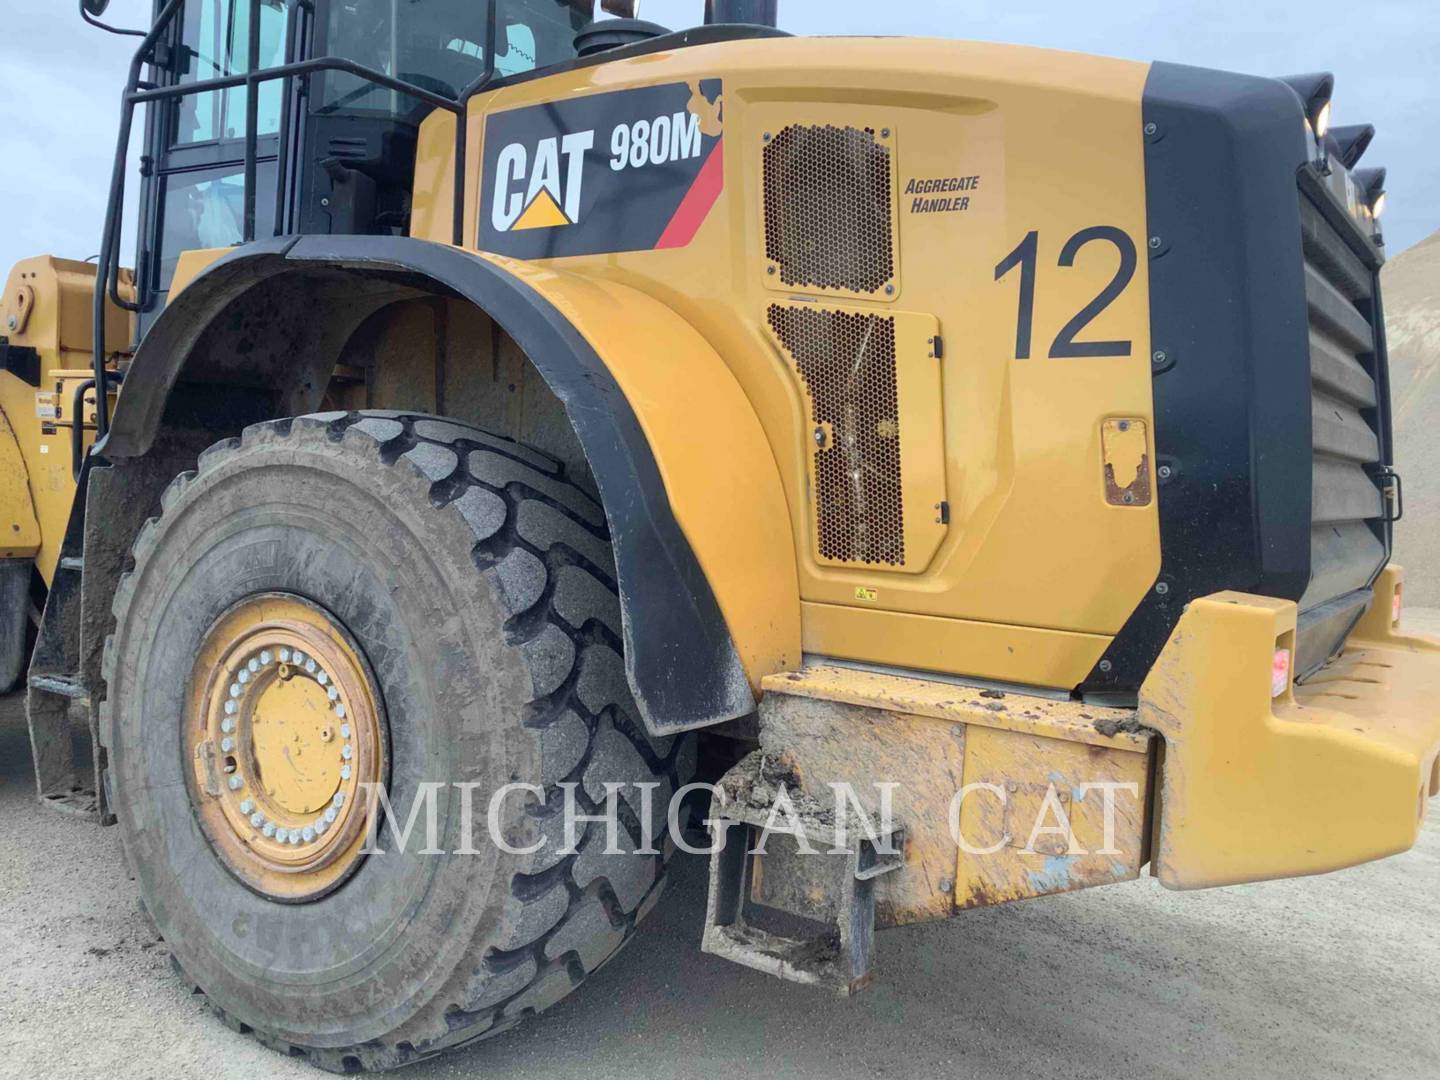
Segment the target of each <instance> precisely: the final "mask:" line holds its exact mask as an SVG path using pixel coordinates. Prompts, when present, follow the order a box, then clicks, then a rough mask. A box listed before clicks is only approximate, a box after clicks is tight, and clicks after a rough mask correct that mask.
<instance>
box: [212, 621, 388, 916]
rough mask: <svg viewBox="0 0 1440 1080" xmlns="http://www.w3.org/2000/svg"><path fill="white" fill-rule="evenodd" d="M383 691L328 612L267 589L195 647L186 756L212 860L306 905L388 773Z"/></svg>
mask: <svg viewBox="0 0 1440 1080" xmlns="http://www.w3.org/2000/svg"><path fill="white" fill-rule="evenodd" d="M379 702H380V696H379V694H378V692H377V691H376V688H375V684H374V680H373V679H372V678H371V676H370V672H369V668H368V667H367V665H366V664H365V661H364V659H363V657H362V656H361V655H360V652H359V650H358V648H357V647H356V645H355V643H354V642H353V641H352V640H351V638H350V635H349V634H348V633H346V631H345V629H344V627H342V626H341V625H340V624H339V623H338V622H336V621H335V620H334V619H333V618H331V617H330V615H329V614H327V613H326V612H325V611H323V610H322V609H320V608H319V607H317V606H316V605H314V604H312V603H310V602H309V601H306V600H303V599H301V598H299V597H296V596H288V595H284V594H278V593H267V594H264V595H261V596H255V597H251V598H249V599H247V600H244V601H242V602H241V603H239V604H237V605H236V606H235V607H233V608H231V609H230V610H229V611H227V612H226V613H225V614H224V615H222V616H221V617H220V618H219V619H217V620H216V622H215V624H214V625H213V626H212V627H211V628H210V631H209V633H207V634H206V635H205V638H204V640H203V641H202V642H201V644H200V648H199V651H198V653H197V654H196V658H195V665H194V668H193V669H192V672H191V677H190V684H189V689H188V693H187V709H186V713H185V721H184V753H185V757H186V760H187V761H189V762H191V763H192V765H193V768H192V770H191V788H190V795H191V799H192V800H193V801H194V804H195V809H196V813H197V815H198V817H199V819H200V824H201V827H202V828H203V829H204V831H205V834H206V836H207V837H209V839H210V843H211V845H212V846H213V847H214V849H215V851H216V853H217V854H218V855H219V856H220V858H221V860H222V861H223V862H224V863H225V864H226V865H227V866H229V868H230V869H231V870H232V871H233V872H234V873H235V874H236V875H237V876H238V877H240V879H241V880H242V881H244V882H245V883H246V884H247V885H249V886H250V887H251V888H253V889H255V890H256V891H257V892H261V893H263V894H265V895H267V896H270V897H273V898H274V899H277V900H282V901H287V902H292V903H293V902H299V901H304V900H311V899H316V898H318V897H320V896H323V895H324V894H325V893H327V892H329V891H330V890H331V889H333V888H334V887H335V886H336V885H337V884H339V883H340V882H341V881H343V880H344V879H345V877H346V876H347V875H348V874H349V873H350V871H352V870H353V869H354V868H355V866H356V865H357V864H358V862H359V860H360V858H361V849H362V848H363V847H364V846H365V835H366V831H367V826H368V812H369V809H370V807H369V805H368V803H369V801H370V799H369V796H368V792H369V788H368V787H364V786H362V785H368V784H376V783H380V782H381V781H382V780H383V779H384V775H385V766H386V760H385V739H384V725H383V720H382V717H381V711H380V705H379Z"/></svg>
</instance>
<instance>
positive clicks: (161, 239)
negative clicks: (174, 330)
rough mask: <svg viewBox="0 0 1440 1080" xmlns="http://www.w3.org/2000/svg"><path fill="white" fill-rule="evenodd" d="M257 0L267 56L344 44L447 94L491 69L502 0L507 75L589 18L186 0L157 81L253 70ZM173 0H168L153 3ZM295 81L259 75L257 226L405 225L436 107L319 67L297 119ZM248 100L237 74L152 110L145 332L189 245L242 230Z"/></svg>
mask: <svg viewBox="0 0 1440 1080" xmlns="http://www.w3.org/2000/svg"><path fill="white" fill-rule="evenodd" d="M255 3H258V4H259V48H258V63H257V65H256V68H257V70H260V69H268V68H275V67H279V66H281V65H283V64H286V63H293V62H296V61H300V60H305V59H308V58H311V57H322V56H331V57H340V58H343V59H346V60H351V61H354V62H355V63H357V64H361V65H363V66H365V67H367V68H371V69H374V70H376V71H379V72H382V73H384V74H386V75H389V76H391V77H392V78H396V79H400V80H403V81H404V82H406V83H409V84H411V85H413V86H416V87H419V88H421V89H424V90H428V91H431V92H432V93H436V94H440V95H443V96H444V97H446V98H451V99H456V98H459V97H460V96H461V95H462V94H463V93H464V92H465V90H466V89H467V88H468V87H471V86H472V85H474V84H475V83H477V82H478V81H479V80H480V79H482V78H484V76H485V74H486V72H487V71H488V69H489V66H490V65H489V62H488V61H489V57H488V55H487V54H488V51H489V49H490V47H491V43H490V42H489V40H488V39H489V37H490V33H491V29H490V26H491V23H490V17H491V8H492V4H493V6H494V8H495V12H494V14H495V25H494V38H495V41H494V45H493V47H494V52H495V56H494V67H495V76H496V78H506V77H509V76H513V75H521V74H524V73H525V72H528V71H531V70H534V69H536V68H542V67H550V66H553V65H557V64H563V63H565V62H567V61H569V60H572V59H574V58H575V56H576V46H575V36H576V34H577V33H578V32H579V31H581V30H583V29H584V28H585V27H587V26H588V25H589V24H590V23H591V21H592V19H593V12H592V7H593V5H592V4H591V3H588V2H586V0H314V2H313V3H310V4H300V3H296V2H294V0H288V2H287V0H184V3H183V6H182V8H181V10H180V12H179V14H178V16H177V18H176V19H175V20H174V23H173V25H172V27H171V28H170V29H169V31H168V32H167V34H166V36H165V37H164V38H163V39H162V41H161V47H160V48H159V49H157V52H156V57H155V59H156V61H157V63H156V64H155V65H153V66H152V68H151V78H152V80H153V81H154V82H156V83H157V84H158V85H162V86H175V85H185V84H187V83H197V82H203V81H206V80H210V79H216V78H223V77H226V76H230V75H239V74H244V73H245V72H247V71H249V70H251V68H250V40H249V32H250V20H251V14H252V7H251V5H252V4H255ZM164 6H165V5H164V2H163V0H157V6H156V11H157V16H158V14H159V12H160V10H161V9H162V8H163V7H164ZM307 82H308V87H307V86H305V84H306V83H307ZM286 93H287V82H286V81H283V80H273V81H269V82H264V83H261V84H260V85H259V88H258V95H257V101H258V108H257V109H256V133H257V136H258V138H257V143H256V200H255V230H254V235H255V237H256V239H264V238H266V237H269V236H272V235H277V234H294V233H350V234H354V233H359V234H399V233H403V232H405V230H406V228H407V227H408V225H409V219H410V185H411V183H412V177H413V173H414V165H415V146H416V138H417V134H418V131H419V127H420V122H421V121H422V120H423V119H424V118H425V117H426V116H427V115H429V113H430V112H431V111H432V107H431V106H430V105H428V104H426V103H425V102H423V101H420V100H418V99H416V98H414V97H410V96H408V95H406V94H404V93H401V92H399V91H395V90H391V89H387V88H384V87H381V86H378V85H376V84H375V83H373V82H369V81H366V80H365V79H363V78H361V77H359V76H356V75H352V74H349V73H347V72H340V71H324V72H320V73H319V74H315V75H312V76H310V77H309V79H308V80H307V79H300V78H297V79H292V80H289V90H288V93H289V94H290V95H291V100H290V102H289V105H290V108H289V110H288V115H289V123H288V124H287V123H286V112H287V110H286V107H285V106H286V101H285V96H286ZM247 103H248V93H247V89H246V88H245V87H244V86H238V87H234V88H229V89H223V90H210V91H205V92H201V93H196V94H190V95H186V96H184V97H180V98H178V99H171V100H167V101H160V102H156V103H155V104H154V105H152V107H151V108H150V110H149V116H148V117H147V128H146V140H147V150H146V154H147V156H148V158H149V160H150V162H152V163H153V165H152V168H151V169H150V170H148V173H147V176H146V179H145V183H144V186H143V189H142V200H143V201H144V207H143V213H142V216H141V220H142V222H145V223H147V224H146V225H145V226H144V227H143V228H142V229H141V235H140V239H139V246H140V250H139V253H138V259H137V264H136V265H137V267H138V272H139V273H140V274H142V275H144V282H145V285H144V289H143V298H144V306H143V310H142V311H141V312H140V321H141V333H142V335H143V333H144V330H145V329H147V328H148V325H149V323H150V322H151V321H153V319H154V318H155V317H156V316H157V315H158V314H159V312H160V311H162V310H163V309H164V307H165V302H166V298H167V295H168V293H169V290H170V285H171V281H172V279H173V278H174V275H175V269H176V265H177V262H178V260H179V257H180V254H181V253H182V252H184V251H187V250H193V249H199V248H217V247H226V246H228V245H231V244H237V243H240V242H242V240H243V239H244V238H245V237H244V227H243V222H244V192H245V178H244V162H245V134H246V132H245V129H246V120H247ZM282 142H283V143H284V144H285V145H284V146H282ZM292 162H293V163H294V164H293V165H292V164H290V163H292ZM282 188H283V190H282ZM277 217H278V218H279V224H280V227H279V228H277V227H276V223H277Z"/></svg>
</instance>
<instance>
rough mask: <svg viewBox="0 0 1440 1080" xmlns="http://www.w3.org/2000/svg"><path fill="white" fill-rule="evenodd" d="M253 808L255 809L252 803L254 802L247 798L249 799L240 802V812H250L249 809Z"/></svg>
mask: <svg viewBox="0 0 1440 1080" xmlns="http://www.w3.org/2000/svg"><path fill="white" fill-rule="evenodd" d="M254 809H255V804H254V802H252V801H251V800H249V799H246V800H245V801H244V802H242V803H241V804H240V812H241V813H242V814H248V813H250V811H251V810H254Z"/></svg>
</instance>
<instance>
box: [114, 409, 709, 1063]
mask: <svg viewBox="0 0 1440 1080" xmlns="http://www.w3.org/2000/svg"><path fill="white" fill-rule="evenodd" d="M134 560H135V562H134V568H133V570H132V571H131V572H130V573H128V574H127V575H126V576H125V577H124V579H123V580H122V582H121V584H120V586H119V589H118V591H117V595H116V600H115V606H114V611H115V618H116V626H115V631H114V634H113V637H112V638H111V639H110V641H109V642H108V643H107V648H106V654H105V679H106V684H107V696H106V700H105V701H104V703H103V705H102V707H101V739H102V742H103V743H104V745H105V746H106V747H107V748H108V752H109V759H108V760H109V782H110V788H111V798H112V806H113V807H114V810H115V813H116V815H117V817H118V819H119V826H120V833H121V836H122V839H123V842H124V847H125V851H126V853H127V857H128V859H129V861H130V863H131V866H132V869H133V872H134V873H135V875H136V877H137V879H138V882H139V887H140V891H141V894H142V897H143V900H144V903H145V905H146V907H147V909H148V911H149V912H150V914H151V917H152V918H153V919H154V921H155V923H156V924H157V928H158V930H159V931H160V932H161V933H162V934H163V936H164V938H165V940H166V942H167V943H168V945H169V947H170V948H171V949H172V951H173V953H174V956H175V959H176V961H177V963H178V965H179V967H180V968H181V970H182V971H183V973H184V974H185V976H186V977H187V979H188V980H189V981H190V982H191V983H193V984H194V985H195V986H197V987H198V988H199V989H200V990H202V991H203V992H204V993H205V994H207V995H208V996H209V999H210V1001H211V1003H212V1004H213V1005H214V1006H215V1007H216V1008H217V1009H218V1010H220V1012H221V1014H222V1016H223V1017H224V1018H225V1019H226V1020H227V1022H228V1023H230V1024H231V1025H232V1026H235V1027H238V1028H240V1029H241V1030H250V1031H253V1032H254V1033H255V1034H256V1035H257V1036H258V1037H260V1038H261V1040H262V1041H264V1042H266V1043H268V1044H271V1045H273V1046H275V1047H276V1048H277V1049H281V1050H284V1051H288V1052H291V1053H303V1054H305V1055H306V1056H307V1057H309V1058H310V1059H311V1060H312V1061H314V1062H315V1063H316V1064H318V1065H320V1066H322V1067H325V1068H328V1069H331V1070H335V1071H345V1072H351V1071H358V1070H361V1069H382V1068H391V1067H394V1066H398V1065H403V1064H406V1063H408V1062H411V1061H415V1060H418V1059H420V1058H423V1057H427V1056H430V1055H432V1054H434V1053H437V1052H439V1051H441V1050H444V1049H446V1048H449V1047H453V1046H456V1045H459V1044H461V1043H464V1042H468V1041H471V1040H474V1039H477V1038H482V1037H485V1036H488V1035H493V1034H496V1033H498V1032H499V1031H502V1030H504V1029H506V1028H508V1027H510V1026H513V1024H514V1023H516V1022H518V1021H519V1020H521V1019H523V1018H524V1017H525V1016H526V1015H528V1014H531V1013H534V1012H538V1011H540V1010H542V1009H544V1008H546V1007H547V1006H549V1005H551V1004H553V1003H555V1002H556V1001H558V1000H559V999H560V998H562V997H563V996H565V995H566V994H568V993H569V992H570V991H571V990H573V989H574V988H575V987H576V986H577V985H578V984H579V983H580V982H581V980H583V979H584V978H585V977H586V976H587V975H588V974H589V973H591V972H593V971H594V970H595V969H596V968H598V967H599V966H600V965H601V964H603V963H604V962H605V961H606V960H607V959H608V958H609V957H610V956H611V955H612V954H613V953H614V952H615V951H616V950H617V949H619V948H620V946H621V945H622V944H623V943H624V942H625V941H626V940H627V939H628V938H629V936H630V935H631V933H632V932H633V931H634V928H635V925H636V924H637V923H638V922H639V921H640V919H641V918H643V917H644V915H645V914H646V912H648V911H649V910H650V908H651V907H652V905H653V903H654V900H655V898H656V897H657V895H658V892H659V889H660V887H661V884H662V881H663V873H664V869H665V860H666V858H667V855H668V852H669V850H670V847H669V845H668V844H667V843H666V842H665V841H664V840H663V839H658V838H660V837H663V833H664V829H663V822H664V815H665V809H666V805H667V803H668V800H669V796H670V793H671V792H672V791H673V790H675V789H676V788H677V787H678V786H679V785H681V784H683V783H685V782H687V781H688V779H689V777H690V775H691V773H692V772H693V769H694V749H693V747H694V743H693V739H653V738H650V737H648V736H647V735H646V733H645V731H644V729H643V727H642V725H641V723H640V721H639V720H638V712H637V710H636V708H635V706H634V704H633V701H632V699H631V697H630V693H629V690H628V687H627V685H626V680H625V674H624V664H623V661H622V657H621V644H620V642H621V634H620V622H619V618H620V612H619V603H618V600H617V598H616V591H615V581H614V578H615V570H614V563H613V558H612V554H611V548H610V542H609V539H608V534H607V532H606V529H605V518H604V514H603V513H602V511H601V509H600V507H599V505H598V504H597V503H596V502H595V501H594V499H593V498H591V497H590V496H589V495H588V494H586V493H585V492H584V491H582V490H581V489H580V488H578V487H576V486H575V485H574V484H573V483H571V482H570V481H569V480H567V478H566V475H565V472H564V470H563V468H562V467H561V466H560V465H559V464H557V463H556V462H554V461H552V460H551V459H550V458H548V457H546V456H545V455H542V454H540V453H537V452H536V451H534V450H531V449H529V448H527V447H525V446H522V445H520V444H517V443H514V442H512V441H509V440H506V439H501V438H497V437H495V436H492V435H488V434H486V433H484V432H481V431H478V430H475V429H473V428H468V427H463V426H460V425H457V424H454V423H451V422H448V421H442V420H437V419H435V418H430V417H422V416H409V415H402V414H394V413H349V414H339V413H333V414H325V415H319V416H307V417H300V418H298V419H294V420H284V421H277V422H273V423H267V424H260V425H257V426H255V427H251V428H249V429H247V430H246V431H245V432H244V434H243V436H242V437H241V438H239V439H231V440H228V441H226V442H223V443H220V444H219V445H217V446H215V447H213V448H211V449H210V450H208V451H206V453H205V454H203V455H202V456H201V458H200V461H199V463H198V466H197V470H196V471H195V472H193V473H186V474H185V475H183V476H181V477H180V478H179V479H177V480H176V481H175V482H174V484H172V485H171V487H170V489H169V490H168V491H167V492H166V494H165V496H164V498H163V500H162V511H161V516H160V517H159V518H156V519H152V520H151V521H150V522H149V523H147V525H146V526H145V528H144V529H143V530H142V532H141V534H140V536H139V538H138V540H137V542H136V544H135V550H134ZM267 592H268V593H277V592H278V593H288V594H295V595H298V596H302V597H304V598H306V599H308V600H309V601H310V602H312V603H314V604H316V605H319V607H321V608H323V609H325V610H326V611H328V612H329V613H330V614H331V615H333V616H334V618H335V619H336V620H338V621H339V622H340V623H343V624H344V626H345V627H346V628H347V629H348V631H349V632H350V634H351V635H352V636H353V639H354V640H355V642H356V643H357V644H358V646H359V647H360V649H361V650H362V651H363V653H364V654H365V656H366V658H367V659H368V663H369V665H370V668H371V670H372V671H373V677H374V681H375V683H376V685H377V686H378V688H379V690H380V692H381V696H382V697H383V706H384V710H385V713H386V716H387V718H388V731H389V746H390V751H389V752H390V779H389V790H390V794H391V798H392V800H393V803H394V805H395V808H396V811H397V813H398V814H399V815H400V817H401V820H402V821H403V820H404V817H405V815H406V813H407V810H406V808H407V807H408V806H409V805H410V803H411V801H412V800H413V798H414V796H415V793H416V790H417V784H418V783H419V782H421V781H422V780H432V779H439V780H443V781H444V782H446V783H461V782H469V783H479V785H480V787H479V788H478V789H476V793H475V795H474V796H473V801H472V818H473V820H472V822H471V823H470V825H471V827H472V829H473V836H474V837H475V838H476V841H475V847H476V848H477V849H479V850H480V852H481V854H480V855H478V856H477V855H454V854H447V855H440V856H434V855H431V856H426V855H423V854H412V853H409V852H407V853H403V854H401V853H398V852H396V851H395V845H394V843H393V836H391V837H390V839H391V843H388V844H387V843H386V842H385V841H386V837H387V835H388V834H387V833H386V832H382V833H381V847H382V848H384V849H385V850H386V851H387V852H388V854H386V855H384V856H375V855H371V856H369V857H367V858H365V859H364V860H363V861H361V862H360V863H359V865H358V867H357V869H356V870H355V872H354V873H353V875H352V876H351V877H350V878H349V879H348V880H347V881H346V882H345V883H344V884H342V885H341V886H340V887H338V888H337V889H335V890H334V891H333V892H331V893H329V894H328V895H326V896H324V897H323V898H322V899H318V900H314V901H312V902H307V903H302V904H281V903H277V902H275V901H274V900H271V899H267V898H266V897H265V896H263V895H260V894H258V893H257V892H254V891H252V890H251V889H249V888H247V887H246V886H245V885H244V884H242V883H241V881H240V880H239V879H238V878H237V877H236V876H235V875H234V874H232V873H231V872H229V871H228V870H227V868H226V866H225V865H224V863H223V862H222V861H221V860H220V859H219V858H217V857H216V854H215V852H214V850H213V849H212V847H211V845H210V843H209V842H208V841H207V839H206V837H205V835H204V834H203V833H202V831H201V828H200V827H199V825H198V824H197V820H196V815H195V811H194V809H193V807H192V805H191V798H190V795H189V794H188V792H187V789H186V783H185V779H184V772H183V770H184V768H185V767H186V766H185V765H184V764H183V763H182V761H181V754H180V753H179V750H178V748H179V746H180V734H179V711H180V706H181V702H182V697H183V694H184V683H185V682H186V678H187V674H188V671H189V665H190V663H191V657H192V656H193V654H194V652H195V648H196V642H197V641H198V640H199V639H200V637H201V635H203V634H204V632H205V629H206V627H207V626H209V625H211V624H212V623H213V622H214V621H215V620H216V618H217V617H218V616H219V615H220V614H221V613H223V612H225V611H226V610H227V609H228V608H230V607H231V605H233V604H235V603H236V602H237V601H239V600H241V599H242V598H243V597H245V596H247V595H253V594H257V593H267ZM512 781H514V782H528V783H533V784H537V785H540V786H541V787H543V788H544V789H545V792H546V799H545V802H544V805H543V806H541V805H539V804H538V801H537V800H535V799H534V798H533V797H530V796H526V797H520V796H517V797H512V798H510V799H508V800H507V801H506V802H505V804H504V806H505V819H504V821H505V826H504V831H505V832H506V834H507V835H508V836H509V837H510V838H511V839H512V841H513V844H514V845H515V846H525V844H526V843H527V842H532V843H533V842H534V840H536V839H538V838H540V837H542V836H543V837H547V838H548V840H549V842H548V843H547V844H546V846H545V847H544V848H543V849H542V850H541V851H540V852H538V853H537V854H533V855H523V856H522V855H512V854H508V853H506V852H503V851H500V850H498V849H496V848H495V847H494V846H493V845H491V844H489V843H487V842H485V840H484V837H485V836H486V832H485V815H486V809H487V805H488V802H489V793H490V792H491V791H493V790H494V789H495V788H497V787H498V786H499V785H502V784H505V783H507V782H512ZM564 782H578V783H579V784H580V789H579V795H580V801H581V803H582V805H583V806H584V807H585V808H586V810H587V812H589V813H592V814H593V813H596V812H598V809H599V808H600V807H601V805H602V804H603V801H604V798H605V795H604V784H605V783H606V782H616V783H622V784H625V785H627V787H626V788H625V789H624V792H623V796H622V814H621V817H622V820H623V822H624V823H625V830H624V833H625V834H626V835H625V837H624V838H622V847H626V848H628V849H631V850H629V851H626V852H622V853H620V854H609V855H607V854H605V851H604V848H605V839H606V837H605V829H604V827H603V826H601V825H595V824H592V825H589V826H588V831H587V832H585V833H584V834H583V835H584V839H583V840H582V841H581V843H580V844H579V851H578V854H572V855H569V856H565V857H561V856H560V855H559V854H558V853H557V849H558V848H559V847H561V846H562V845H563V839H562V837H561V821H562V820H563V814H562V811H563V797H562V795H561V794H560V791H559V788H558V785H559V784H561V783H564ZM655 782H658V783H659V785H660V786H659V788H658V789H655V790H654V795H653V801H652V822H651V824H652V826H655V830H654V835H655V836H656V837H657V840H656V846H657V847H659V848H660V849H661V852H662V853H661V854H658V855H657V854H639V853H635V852H634V851H633V849H635V848H637V847H639V845H638V844H637V843H635V841H636V839H637V835H638V815H639V813H640V808H641V805H642V804H641V802H640V797H639V795H638V792H637V790H636V788H635V787H634V785H637V784H642V783H655ZM457 790H458V789H456V788H454V787H448V788H444V789H441V791H440V794H439V797H438V805H439V807H440V822H441V837H442V842H441V845H440V846H441V847H443V848H444V850H445V851H446V852H454V851H456V849H457V848H459V847H461V837H462V834H461V832H460V829H461V828H462V825H463V824H464V822H462V818H461V800H460V797H459V796H458V794H457ZM418 846H419V845H416V844H411V845H410V848H411V851H413V850H414V848H416V847H418Z"/></svg>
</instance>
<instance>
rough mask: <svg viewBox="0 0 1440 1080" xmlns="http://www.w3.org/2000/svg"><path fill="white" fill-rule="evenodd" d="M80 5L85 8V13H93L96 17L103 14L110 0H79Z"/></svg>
mask: <svg viewBox="0 0 1440 1080" xmlns="http://www.w3.org/2000/svg"><path fill="white" fill-rule="evenodd" d="M80 6H81V7H82V8H84V9H85V12H86V14H89V15H94V16H95V17H96V18H97V19H98V18H99V17H100V16H101V15H104V14H105V9H106V8H108V7H109V6H110V0H80Z"/></svg>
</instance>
